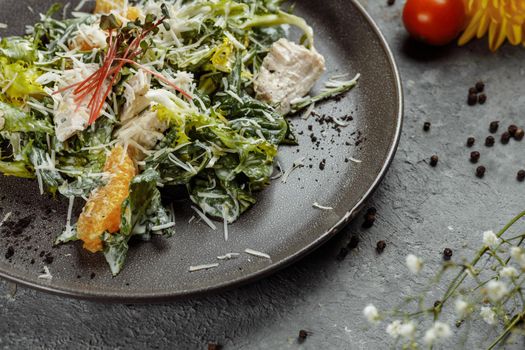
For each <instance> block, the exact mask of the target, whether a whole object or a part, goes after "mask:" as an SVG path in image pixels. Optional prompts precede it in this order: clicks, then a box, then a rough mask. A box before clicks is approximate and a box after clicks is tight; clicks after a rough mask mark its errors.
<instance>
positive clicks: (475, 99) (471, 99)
mask: <svg viewBox="0 0 525 350" xmlns="http://www.w3.org/2000/svg"><path fill="white" fill-rule="evenodd" d="M467 103H468V105H469V106H474V105H475V104H476V103H478V95H476V94H468V99H467Z"/></svg>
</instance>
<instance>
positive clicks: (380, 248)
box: [376, 241, 386, 254]
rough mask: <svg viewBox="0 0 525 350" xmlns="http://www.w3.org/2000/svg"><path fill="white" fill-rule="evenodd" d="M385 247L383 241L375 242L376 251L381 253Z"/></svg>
mask: <svg viewBox="0 0 525 350" xmlns="http://www.w3.org/2000/svg"><path fill="white" fill-rule="evenodd" d="M385 248H386V242H385V241H379V242H377V244H376V251H377V253H378V254H381V253H383V251H384V250H385Z"/></svg>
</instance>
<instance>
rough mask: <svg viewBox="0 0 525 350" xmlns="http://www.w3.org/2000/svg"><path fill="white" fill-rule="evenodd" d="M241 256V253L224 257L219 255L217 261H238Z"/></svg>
mask: <svg viewBox="0 0 525 350" xmlns="http://www.w3.org/2000/svg"><path fill="white" fill-rule="evenodd" d="M239 256H241V254H239V253H227V254H224V255H219V256H218V257H217V259H219V260H231V259H237V258H238V257H239Z"/></svg>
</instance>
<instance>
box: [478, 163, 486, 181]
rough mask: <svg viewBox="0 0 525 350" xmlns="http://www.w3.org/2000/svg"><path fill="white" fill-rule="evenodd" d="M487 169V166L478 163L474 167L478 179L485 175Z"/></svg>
mask: <svg viewBox="0 0 525 350" xmlns="http://www.w3.org/2000/svg"><path fill="white" fill-rule="evenodd" d="M486 171H487V168H485V167H484V166H483V165H480V166H478V167H477V168H476V176H477V177H479V178H480V179H481V178H483V176H485V172H486Z"/></svg>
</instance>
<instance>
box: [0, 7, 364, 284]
mask: <svg viewBox="0 0 525 350" xmlns="http://www.w3.org/2000/svg"><path fill="white" fill-rule="evenodd" d="M280 2H281V1H279V0H237V1H233V0H187V1H181V0H178V1H171V2H168V1H158V0H144V1H138V2H134V3H132V2H129V3H128V1H126V0H97V1H96V4H95V9H94V12H93V13H84V12H75V11H73V12H72V18H69V19H57V18H58V17H60V16H59V15H60V14H61V13H62V11H61V10H60V6H58V5H55V6H53V7H52V8H51V9H50V10H49V11H48V12H47V13H46V14H42V15H41V18H40V21H39V22H38V23H36V24H34V25H32V26H29V27H28V31H27V34H26V35H24V36H16V37H7V38H4V39H2V40H1V41H0V141H1V144H2V147H1V150H0V172H1V173H3V174H4V175H6V176H17V177H21V178H31V179H36V181H37V182H38V186H39V189H40V192H41V193H44V191H48V192H50V193H52V194H57V195H62V196H65V197H67V198H68V199H69V209H68V215H67V222H66V226H65V229H64V231H63V232H62V233H61V234H60V235H59V236H58V238H57V239H56V243H57V244H59V243H65V242H70V241H75V240H80V241H82V243H83V247H84V248H85V249H87V250H88V251H90V252H92V253H98V252H101V253H103V254H104V256H105V258H106V260H107V262H108V264H109V266H110V268H111V271H112V273H113V274H114V275H115V274H117V273H118V272H119V271H120V270H121V269H122V267H123V264H124V260H125V257H126V253H127V251H128V241H129V240H130V239H131V238H132V237H134V238H138V239H143V240H148V239H150V238H151V236H152V235H161V236H166V237H169V236H171V235H173V234H174V233H175V214H174V213H175V210H176V208H174V207H173V204H172V203H170V202H169V201H165V200H163V198H162V192H163V191H164V190H165V189H168V188H170V187H173V186H184V188H185V189H186V190H187V193H188V195H189V198H190V199H191V202H192V203H193V205H192V207H193V209H194V210H195V212H196V214H198V215H199V216H200V217H201V218H202V219H203V220H204V221H205V222H209V223H211V221H210V219H209V218H211V219H214V220H220V221H222V222H223V223H224V226H225V228H226V229H225V239H227V225H228V224H231V223H233V222H234V221H235V220H237V219H238V218H239V216H240V215H241V214H243V213H244V212H245V211H246V210H248V209H249V208H250V207H251V206H252V205H254V204H255V202H256V200H255V197H254V194H255V193H256V192H257V191H261V190H263V189H264V188H265V187H266V186H268V185H269V184H270V179H271V176H272V173H273V172H274V160H275V157H276V156H277V154H278V150H279V147H280V146H282V145H293V144H296V142H297V141H296V138H295V136H294V133H293V131H292V130H291V128H290V126H289V124H288V122H287V119H286V117H287V116H289V115H292V114H294V113H296V112H298V111H300V110H302V109H304V108H307V107H310V108H311V106H312V105H313V103H315V102H318V101H321V100H323V99H326V98H329V97H333V96H335V95H338V94H341V93H344V92H346V91H348V90H350V89H351V88H352V87H354V86H355V85H356V83H357V79H358V76H356V78H354V79H352V80H349V81H333V80H332V81H329V83H327V84H326V87H325V89H324V90H322V91H321V93H320V94H319V95H317V96H308V95H307V94H308V93H309V91H310V90H311V88H312V87H313V85H314V84H315V83H316V81H317V80H318V79H319V78H320V77H321V75H322V74H323V72H324V71H325V60H324V58H323V56H322V55H321V54H319V53H318V52H317V51H316V49H315V47H314V37H313V30H312V28H310V27H309V26H308V24H307V23H306V22H305V21H304V19H302V18H300V17H298V16H295V15H293V14H291V13H288V12H285V11H283V10H281V9H280V5H281V4H280ZM78 8H80V6H79V7H78ZM290 26H294V27H297V28H299V30H300V31H301V32H302V33H303V36H302V38H301V40H300V41H299V42H298V43H295V42H292V41H290V40H288V39H286V37H287V35H286V34H287V31H288V30H289V27H290ZM75 199H77V200H78V199H80V200H82V201H85V204H84V206H83V209H82V212H81V214H80V216H79V217H78V218H77V219H76V220H74V219H73V218H72V212H73V205H74V201H75ZM73 221H75V223H73Z"/></svg>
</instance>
